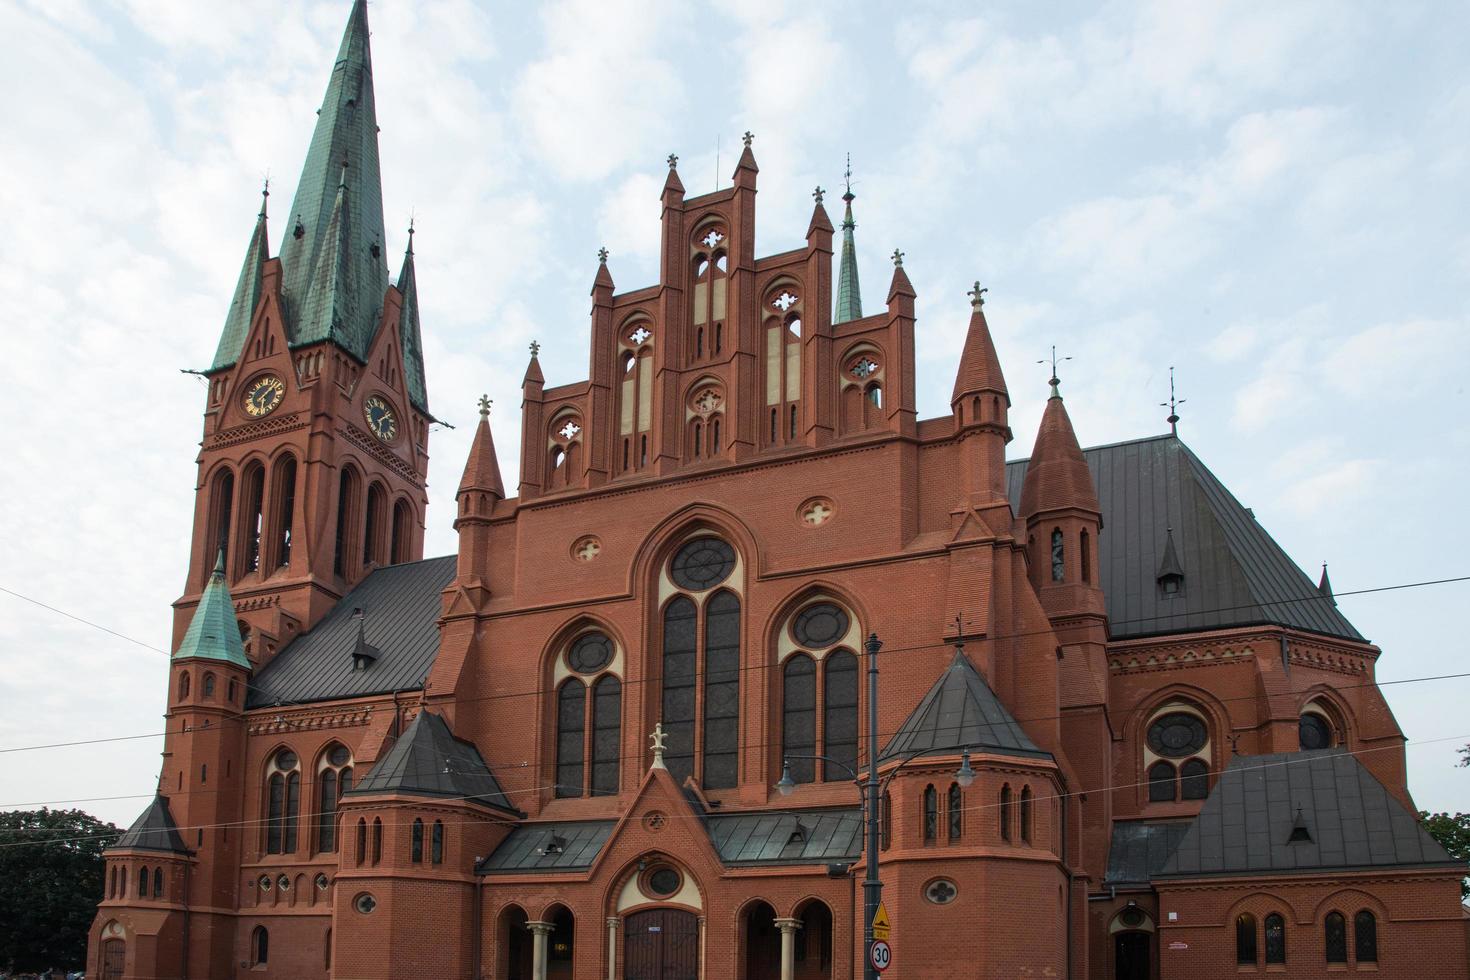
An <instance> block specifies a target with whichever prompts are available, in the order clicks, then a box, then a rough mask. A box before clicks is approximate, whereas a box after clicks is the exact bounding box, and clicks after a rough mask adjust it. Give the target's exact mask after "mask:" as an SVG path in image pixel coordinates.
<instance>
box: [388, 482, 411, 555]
mask: <svg viewBox="0 0 1470 980" xmlns="http://www.w3.org/2000/svg"><path fill="white" fill-rule="evenodd" d="M388 540H389V550H388V563H389V564H391V565H401V564H403V563H404V562H406V561H408V560H409V558H410V557H411V556H412V554H413V506H412V505H411V504H410V503H409V502H408V501H407V500H404V499H403V498H402V497H400V498H398V501H397V502H396V503H395V504H394V505H393V529H392V532H391V533H390V535H389V538H388Z"/></svg>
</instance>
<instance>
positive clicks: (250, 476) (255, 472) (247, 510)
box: [240, 463, 265, 574]
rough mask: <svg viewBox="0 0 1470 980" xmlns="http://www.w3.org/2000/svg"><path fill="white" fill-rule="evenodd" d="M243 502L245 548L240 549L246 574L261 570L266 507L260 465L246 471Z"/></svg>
mask: <svg viewBox="0 0 1470 980" xmlns="http://www.w3.org/2000/svg"><path fill="white" fill-rule="evenodd" d="M241 502H242V503H243V504H244V508H243V513H242V514H241V515H240V518H241V525H240V540H241V542H242V543H243V545H244V547H242V548H241V549H240V550H241V551H242V552H243V554H242V555H241V565H240V572H241V574H244V573H246V572H254V571H257V570H258V569H259V568H260V538H261V533H262V531H263V530H264V527H263V525H264V507H265V467H264V466H262V465H261V464H260V463H252V464H251V465H250V466H249V467H248V468H247V469H246V470H245V477H244V480H243V485H242V487H241Z"/></svg>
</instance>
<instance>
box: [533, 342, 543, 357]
mask: <svg viewBox="0 0 1470 980" xmlns="http://www.w3.org/2000/svg"><path fill="white" fill-rule="evenodd" d="M539 353H541V341H539V340H533V341H531V356H532V357H535V356H536V355H537V354H539Z"/></svg>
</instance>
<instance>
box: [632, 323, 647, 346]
mask: <svg viewBox="0 0 1470 980" xmlns="http://www.w3.org/2000/svg"><path fill="white" fill-rule="evenodd" d="M652 336H653V331H652V330H649V329H648V328H647V327H643V326H640V327H639V328H638V329H637V330H634V331H633V332H632V333H630V334H628V343H630V344H643V343H645V342H646V341H647V340H648V338H649V337H652Z"/></svg>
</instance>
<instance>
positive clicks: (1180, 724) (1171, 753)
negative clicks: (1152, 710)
mask: <svg viewBox="0 0 1470 980" xmlns="http://www.w3.org/2000/svg"><path fill="white" fill-rule="evenodd" d="M1208 739H1209V732H1208V731H1207V730H1206V728H1205V723H1204V722H1203V721H1201V720H1200V718H1199V716H1198V715H1192V714H1188V713H1186V712H1183V711H1175V712H1172V713H1170V714H1167V715H1164V716H1162V717H1160V718H1156V719H1154V722H1153V724H1151V725H1149V726H1148V747H1149V748H1151V749H1153V750H1154V751H1155V752H1156V753H1158V754H1159V755H1162V756H1167V757H1168V758H1171V759H1180V758H1183V757H1185V756H1189V755H1194V754H1195V753H1196V752H1198V751H1199V750H1200V749H1202V748H1204V747H1205V742H1206V741H1208Z"/></svg>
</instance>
